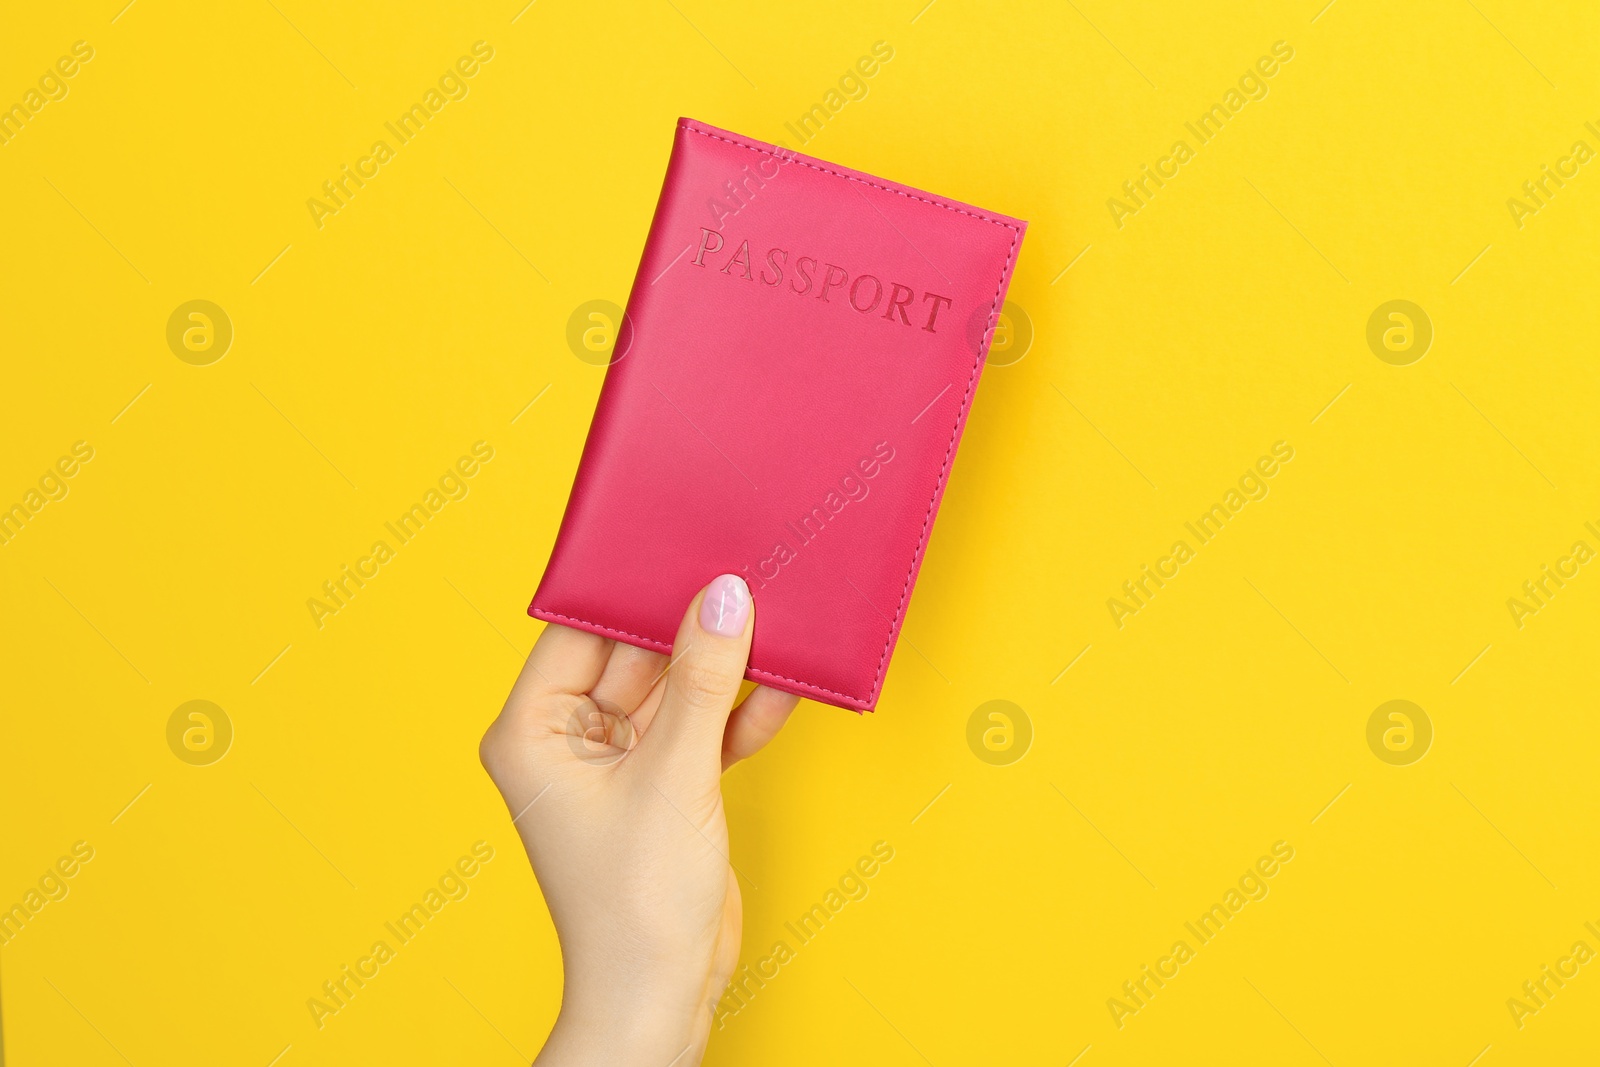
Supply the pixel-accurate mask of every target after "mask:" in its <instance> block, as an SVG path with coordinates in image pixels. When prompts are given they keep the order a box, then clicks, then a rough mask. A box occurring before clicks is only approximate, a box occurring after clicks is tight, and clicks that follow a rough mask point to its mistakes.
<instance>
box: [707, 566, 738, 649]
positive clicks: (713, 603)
mask: <svg viewBox="0 0 1600 1067" xmlns="http://www.w3.org/2000/svg"><path fill="white" fill-rule="evenodd" d="M749 618H750V587H749V586H747V585H745V584H744V579H743V578H741V577H739V576H738V575H737V574H724V575H721V576H719V577H717V578H715V579H713V580H712V582H711V584H710V585H708V586H706V598H705V599H704V600H702V601H701V602H700V628H701V629H702V630H704V631H706V632H707V633H713V634H717V635H718V636H720V637H738V636H739V635H740V634H742V633H744V624H745V622H746V621H747V620H749Z"/></svg>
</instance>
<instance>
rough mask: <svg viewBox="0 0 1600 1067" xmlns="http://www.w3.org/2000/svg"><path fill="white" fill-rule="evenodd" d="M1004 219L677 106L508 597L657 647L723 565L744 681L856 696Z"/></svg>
mask: <svg viewBox="0 0 1600 1067" xmlns="http://www.w3.org/2000/svg"><path fill="white" fill-rule="evenodd" d="M1026 228H1027V224H1026V223H1024V222H1020V221H1018V220H1016V219H1012V218H1008V217H1006V216H1004V215H998V214H995V213H994V212H990V211H981V210H979V209H977V208H974V207H971V206H969V205H967V204H962V203H958V202H956V201H953V200H948V199H945V198H943V197H937V196H932V195H929V194H927V193H924V192H921V191H919V190H916V189H911V188H908V187H907V186H904V185H898V184H896V183H894V182H890V181H884V180H883V179H881V178H874V177H872V176H871V175H868V174H863V173H861V172H860V171H854V170H850V169H849V168H847V167H840V166H837V165H835V164H832V163H826V162H824V161H822V160H819V159H813V158H811V157H809V156H803V155H800V154H798V153H795V152H792V151H789V150H787V149H783V148H778V147H775V146H773V145H770V144H766V143H763V142H761V141H756V140H753V139H751V138H748V137H742V136H739V135H738V134H734V133H729V132H728V131H726V130H719V129H716V128H715V127H711V126H706V125H704V124H703V123H699V122H695V121H692V120H689V119H681V120H679V122H678V126H677V130H676V139H675V141H674V143H673V148H672V158H671V160H670V162H669V163H668V165H667V174H666V178H665V180H664V182H663V183H662V187H661V197H660V200H659V201H658V202H657V205H656V213H655V220H654V222H653V223H652V224H651V227H650V235H649V238H648V240H647V241H646V242H645V247H644V255H643V257H642V258H641V260H640V262H639V270H638V273H637V274H636V275H635V277H634V282H633V292H632V295H631V296H630V297H629V298H628V308H627V319H628V321H629V323H630V324H631V328H632V337H631V341H630V340H629V339H628V338H627V336H626V331H624V332H623V338H622V340H621V341H619V343H618V347H617V350H616V353H614V354H613V357H612V363H611V365H610V367H609V368H608V369H607V371H606V379H605V384H604V387H603V388H602V389H601V392H600V400H599V403H598V405H597V407H596V409H595V413H594V421H593V423H592V424H591V425H590V427H589V437H588V441H587V443H586V444H585V446H584V450H583V458H582V460H581V462H580V464H579V467H578V473H577V477H576V479H575V480H574V483H573V486H572V494H571V496H570V498H569V499H568V501H567V511H566V516H565V517H564V518H563V520H562V523H561V530H560V533H559V535H558V536H557V538H556V543H555V548H554V549H553V551H552V553H551V557H550V563H549V565H548V567H547V568H546V569H545V573H544V578H543V580H542V581H541V582H540V583H539V589H538V592H537V593H535V594H534V598H533V603H532V605H531V606H530V607H529V608H528V613H529V614H530V615H533V616H535V617H536V618H540V619H544V620H546V621H549V622H555V623H561V624H563V625H566V626H572V627H576V628H578V629H581V630H588V631H591V632H593V633H597V634H603V635H605V636H607V637H613V638H616V639H617V640H619V641H625V642H628V643H630V644H634V645H640V646H643V647H645V648H651V649H655V650H656V651H659V652H667V651H669V650H670V646H671V642H672V640H673V637H674V636H675V634H676V633H677V628H678V623H679V621H680V620H681V618H682V615H683V611H684V608H685V606H686V605H687V604H688V603H689V601H690V600H691V599H692V598H693V596H694V594H695V593H696V592H697V591H698V590H699V589H700V588H701V586H703V585H705V583H707V582H708V581H710V580H711V579H712V578H713V577H715V576H716V575H718V574H722V573H733V574H739V575H742V576H743V577H744V579H745V581H746V582H748V583H749V586H750V589H751V592H752V593H753V594H754V597H755V604H756V622H755V634H754V643H753V645H752V647H751V651H750V666H749V670H748V671H747V672H746V677H747V678H750V679H752V680H754V681H757V682H760V683H762V684H765V685H769V686H773V687H775V688H778V689H783V690H787V691H789V692H792V693H799V694H801V695H802V696H807V697H812V698H814V699H816V700H819V701H823V702H825V703H829V704H834V705H838V706H840V707H845V708H854V709H857V710H861V711H870V710H872V708H873V707H874V706H875V705H876V703H877V700H878V694H879V692H880V691H881V690H882V688H883V680H884V674H885V672H886V670H887V669H888V665H889V656H890V653H891V652H892V651H893V649H894V644H895V640H896V638H897V637H898V636H899V633H900V625H901V622H902V620H903V619H904V618H905V612H906V604H907V602H908V601H909V600H910V598H911V588H912V585H913V584H914V583H915V581H916V577H917V570H918V568H919V567H920V566H921V563H922V555H923V551H924V550H925V549H926V547H927V544H928V534H929V532H930V530H931V529H932V526H933V517H934V514H935V512H937V511H938V508H939V500H940V498H941V497H942V496H943V495H944V487H945V480H946V478H947V477H948V476H949V474H950V465H951V463H952V461H953V460H954V459H955V452H956V444H957V442H958V441H959V440H960V439H961V430H962V427H963V425H964V424H965V423H966V419H967V410H968V408H969V407H970V405H971V403H972V397H973V392H974V390H975V389H976V388H977V384H978V375H979V373H980V372H981V371H982V370H983V363H984V355H985V353H986V352H987V351H988V347H989V340H990V337H991V335H992V332H993V330H994V325H995V322H996V319H997V315H998V313H999V310H1000V308H1001V306H1002V305H1003V302H1004V300H1005V294H1006V287H1007V285H1008V284H1009V283H1010V280H1011V269H1012V265H1013V264H1014V263H1015V262H1016V258H1017V250H1018V248H1019V247H1020V245H1021V243H1022V235H1023V232H1024V230H1025V229H1026ZM624 345H626V346H627V347H626V351H623V347H624Z"/></svg>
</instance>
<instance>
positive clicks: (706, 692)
mask: <svg viewBox="0 0 1600 1067" xmlns="http://www.w3.org/2000/svg"><path fill="white" fill-rule="evenodd" d="M672 673H673V675H674V676H675V677H676V679H677V685H676V689H677V691H678V693H679V694H680V695H681V696H682V697H683V699H684V700H685V701H686V702H687V703H689V704H692V705H694V706H695V707H705V708H710V707H717V706H720V705H722V704H729V703H732V701H733V698H734V696H735V695H736V694H737V693H738V692H739V677H740V672H738V671H734V670H732V669H731V668H730V667H728V665H727V664H724V663H719V662H717V661H716V660H711V659H698V658H695V657H687V658H685V659H684V661H683V662H682V663H680V664H678V665H677V666H676V667H674V668H673V669H672Z"/></svg>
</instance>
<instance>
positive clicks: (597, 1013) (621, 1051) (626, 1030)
mask: <svg viewBox="0 0 1600 1067" xmlns="http://www.w3.org/2000/svg"><path fill="white" fill-rule="evenodd" d="M699 1021H700V1020H699V1018H698V1016H697V1015H696V1014H694V1013H693V1012H689V1011H684V1012H672V1011H668V1010H663V1008H662V1007H661V1006H660V1005H651V1004H641V1003H638V1002H636V1001H634V1000H633V998H631V997H628V996H624V995H613V996H611V997H609V998H607V999H606V1000H604V1001H603V1002H598V1003H596V1002H591V1001H590V1000H588V999H580V1000H578V1001H573V1000H568V999H563V1000H562V1003H561V1013H560V1014H559V1015H558V1016H557V1017H556V1022H555V1026H554V1027H552V1028H551V1030H550V1036H549V1037H548V1038H547V1039H546V1040H545V1044H544V1049H543V1051H541V1052H540V1053H539V1056H538V1059H536V1060H535V1061H534V1062H535V1065H536V1067H589V1065H604V1067H613V1065H615V1067H666V1065H667V1064H671V1065H672V1067H692V1065H693V1064H697V1063H699V1062H700V1055H701V1053H702V1052H703V1051H704V1049H703V1043H704V1040H705V1034H704V1029H705V1028H704V1027H702V1026H699V1025H697V1024H698V1023H699Z"/></svg>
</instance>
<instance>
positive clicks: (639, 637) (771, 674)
mask: <svg viewBox="0 0 1600 1067" xmlns="http://www.w3.org/2000/svg"><path fill="white" fill-rule="evenodd" d="M532 611H533V613H534V617H535V618H541V619H542V618H548V619H550V620H552V621H554V620H555V619H561V620H564V621H566V622H577V623H582V624H583V625H585V626H592V627H594V628H595V629H596V630H601V631H603V632H605V633H608V634H616V635H617V636H618V637H631V638H633V639H634V640H636V641H643V642H644V643H645V644H646V645H648V646H649V647H650V648H652V649H654V650H655V651H657V652H662V653H666V652H671V651H672V646H671V645H669V644H666V643H665V642H663V641H657V640H656V639H655V638H653V637H646V636H644V635H643V634H636V633H630V632H628V631H627V630H619V629H617V628H616V627H614V626H602V625H600V624H599V623H597V622H590V621H589V620H588V619H579V618H576V617H574V616H571V615H563V614H561V612H559V611H551V610H550V609H549V608H534V609H532ZM746 671H747V672H748V673H750V674H757V675H760V676H761V677H763V678H771V679H772V680H773V681H777V682H788V683H790V684H791V685H801V686H805V687H806V688H807V689H809V690H811V691H812V692H815V693H826V694H828V695H829V696H831V697H840V698H842V699H844V700H853V701H856V702H857V703H861V704H870V703H871V701H870V700H868V699H867V698H865V697H858V696H855V695H854V694H852V693H841V692H839V691H838V690H836V689H829V688H827V687H826V686H821V685H817V684H816V683H815V682H806V681H802V680H801V679H799V678H790V677H789V676H788V675H786V674H778V673H776V672H775V671H767V670H762V669H761V668H760V667H747V668H746Z"/></svg>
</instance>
